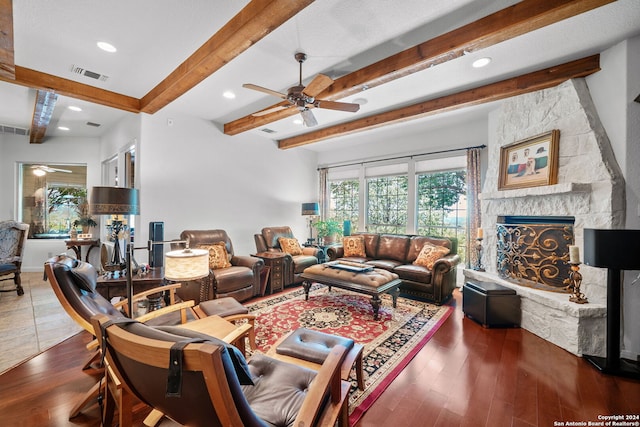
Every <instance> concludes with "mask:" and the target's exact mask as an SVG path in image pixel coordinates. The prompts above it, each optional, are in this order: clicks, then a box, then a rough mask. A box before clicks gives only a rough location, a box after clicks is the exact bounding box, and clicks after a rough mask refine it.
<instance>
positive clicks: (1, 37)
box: [0, 0, 16, 80]
mask: <svg viewBox="0 0 640 427" xmlns="http://www.w3.org/2000/svg"><path fill="white" fill-rule="evenodd" d="M15 66H16V64H15V62H14V57H13V3H12V0H0V77H3V78H5V79H9V80H13V78H14V77H15V73H16V70H15Z"/></svg>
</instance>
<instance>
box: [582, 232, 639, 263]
mask: <svg viewBox="0 0 640 427" xmlns="http://www.w3.org/2000/svg"><path fill="white" fill-rule="evenodd" d="M584 263H585V264H587V265H590V266H592V267H601V268H613V269H618V270H640V230H620V229H618V230H597V229H592V228H585V229H584Z"/></svg>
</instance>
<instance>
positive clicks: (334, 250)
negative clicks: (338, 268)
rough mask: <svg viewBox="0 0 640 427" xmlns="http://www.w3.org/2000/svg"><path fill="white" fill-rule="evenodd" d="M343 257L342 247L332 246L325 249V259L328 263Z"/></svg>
mask: <svg viewBox="0 0 640 427" xmlns="http://www.w3.org/2000/svg"><path fill="white" fill-rule="evenodd" d="M343 256H344V247H343V246H342V245H333V246H329V247H328V248H327V258H329V261H335V260H336V259H338V258H342V257H343Z"/></svg>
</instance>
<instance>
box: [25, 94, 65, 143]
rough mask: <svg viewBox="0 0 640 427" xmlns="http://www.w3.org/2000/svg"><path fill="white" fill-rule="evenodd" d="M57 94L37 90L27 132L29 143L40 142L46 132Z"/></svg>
mask: <svg viewBox="0 0 640 427" xmlns="http://www.w3.org/2000/svg"><path fill="white" fill-rule="evenodd" d="M57 101H58V95H56V93H55V92H51V91H47V90H39V91H37V92H36V102H35V107H34V108H33V118H32V119H31V131H30V132H29V142H30V143H31V144H41V143H42V142H43V141H44V136H45V134H46V133H47V127H48V126H49V123H50V122H51V117H52V116H53V109H54V108H55V107H56V102H57Z"/></svg>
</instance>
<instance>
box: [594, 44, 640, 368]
mask: <svg viewBox="0 0 640 427" xmlns="http://www.w3.org/2000/svg"><path fill="white" fill-rule="evenodd" d="M600 66H601V68H602V71H600V72H598V73H596V74H594V75H592V76H590V77H587V79H586V80H587V83H588V85H589V89H590V92H591V96H592V98H593V101H594V104H595V105H596V108H597V110H598V115H599V116H600V119H601V121H602V124H603V126H604V128H605V129H606V131H607V134H608V136H609V139H610V141H611V145H612V147H613V151H614V153H615V157H616V160H617V161H618V164H619V165H620V168H621V169H622V172H623V174H624V178H625V184H626V188H625V195H626V202H627V203H626V226H625V228H628V229H639V228H640V218H639V216H640V204H639V203H640V196H639V195H640V168H638V166H637V165H638V163H639V162H640V104H638V103H636V102H634V101H633V100H634V98H635V97H636V96H638V94H639V93H640V75H639V74H638V69H639V67H640V37H635V38H633V39H630V40H626V41H623V42H621V43H619V44H618V45H616V46H613V47H612V48H610V49H608V50H606V51H604V52H603V53H602V54H601V56H600ZM636 277H638V271H635V272H626V273H625V274H624V286H623V296H624V297H623V298H622V304H623V313H624V319H623V331H622V333H623V338H622V345H621V354H622V357H626V358H630V359H633V360H635V359H636V357H638V355H640V339H639V337H640V311H638V310H637V309H636V307H637V306H638V303H640V286H638V284H635V285H633V284H632V282H633V281H634V280H635V279H636Z"/></svg>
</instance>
